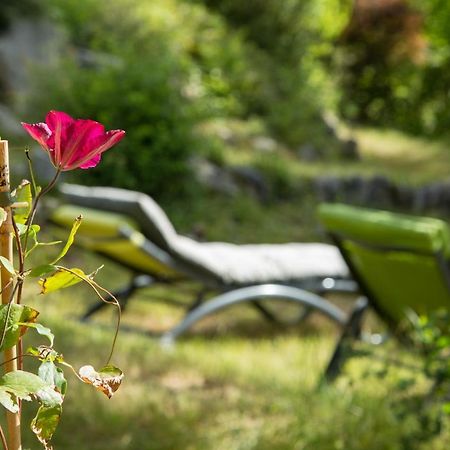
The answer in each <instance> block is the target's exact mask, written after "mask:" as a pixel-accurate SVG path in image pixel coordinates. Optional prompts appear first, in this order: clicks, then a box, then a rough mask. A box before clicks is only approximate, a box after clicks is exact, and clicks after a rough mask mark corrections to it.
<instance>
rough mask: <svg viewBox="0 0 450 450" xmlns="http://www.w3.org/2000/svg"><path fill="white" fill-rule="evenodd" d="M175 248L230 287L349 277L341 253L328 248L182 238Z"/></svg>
mask: <svg viewBox="0 0 450 450" xmlns="http://www.w3.org/2000/svg"><path fill="white" fill-rule="evenodd" d="M171 247H172V249H173V251H175V252H176V253H177V254H178V255H179V256H180V257H181V258H183V259H184V260H185V261H192V262H193V263H195V264H197V265H199V266H203V267H206V268H207V269H208V270H209V271H211V272H213V273H214V274H215V275H216V276H217V277H218V278H220V279H222V280H223V282H225V283H227V284H253V283H255V284H257V283H269V282H289V281H292V282H294V281H299V280H303V279H305V278H310V277H348V276H349V271H348V267H347V265H346V264H345V261H344V260H343V258H342V256H341V254H340V252H339V250H338V249H337V248H336V247H334V246H332V245H328V244H317V243H306V244H298V243H289V244H255V245H235V244H228V243H225V242H207V243H202V242H196V241H194V240H192V239H189V238H187V237H184V236H179V235H178V236H177V238H176V239H174V240H172V241H171Z"/></svg>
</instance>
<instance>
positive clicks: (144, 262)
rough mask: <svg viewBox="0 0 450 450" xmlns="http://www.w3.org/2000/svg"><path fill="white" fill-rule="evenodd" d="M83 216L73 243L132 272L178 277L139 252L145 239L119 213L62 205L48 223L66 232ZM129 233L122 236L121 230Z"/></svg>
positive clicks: (132, 223)
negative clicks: (99, 254) (106, 257)
mask: <svg viewBox="0 0 450 450" xmlns="http://www.w3.org/2000/svg"><path fill="white" fill-rule="evenodd" d="M80 214H81V215H82V216H83V220H82V222H81V226H80V228H79V230H78V232H77V235H76V237H75V243H76V244H78V245H80V246H82V247H84V248H86V249H88V250H91V251H93V252H97V253H101V254H103V255H106V256H108V257H110V258H112V259H113V260H115V261H118V262H120V263H122V264H125V265H127V266H129V267H130V268H133V269H135V270H138V271H141V272H144V273H150V274H154V275H157V276H159V277H162V278H180V277H182V275H181V274H180V273H179V272H178V271H175V270H174V269H172V268H171V267H169V266H167V265H166V264H163V263H162V262H161V261H159V260H158V259H157V258H153V257H152V256H151V255H150V254H149V253H148V252H146V251H144V250H143V249H142V246H143V245H144V242H145V240H146V238H145V236H144V235H143V234H142V233H141V232H140V231H139V230H138V229H137V228H138V227H137V225H136V223H135V222H134V221H133V220H132V219H130V218H128V217H126V216H124V215H121V214H116V213H109V212H104V211H98V210H94V209H90V208H86V207H83V206H72V205H62V206H60V207H58V208H56V209H54V210H53V211H52V215H51V221H52V222H53V223H55V224H57V225H59V226H61V227H63V228H66V229H68V230H69V229H70V227H71V226H72V223H73V221H74V219H75V217H77V216H79V215H80ZM124 228H126V229H128V231H130V229H131V230H134V231H132V233H130V234H129V236H127V237H124V236H123V235H122V234H121V233H120V230H121V229H124Z"/></svg>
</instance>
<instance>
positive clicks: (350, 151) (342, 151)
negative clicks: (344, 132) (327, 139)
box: [339, 139, 359, 161]
mask: <svg viewBox="0 0 450 450" xmlns="http://www.w3.org/2000/svg"><path fill="white" fill-rule="evenodd" d="M339 156H340V157H341V158H342V159H345V160H348V161H356V160H358V159H359V152H358V143H357V142H356V140H355V139H348V140H345V141H341V145H340V148H339Z"/></svg>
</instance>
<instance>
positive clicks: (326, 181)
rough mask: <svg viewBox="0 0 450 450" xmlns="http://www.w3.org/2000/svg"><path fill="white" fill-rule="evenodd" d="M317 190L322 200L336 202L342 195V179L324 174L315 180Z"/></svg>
mask: <svg viewBox="0 0 450 450" xmlns="http://www.w3.org/2000/svg"><path fill="white" fill-rule="evenodd" d="M314 186H315V191H316V193H317V196H318V198H319V201H322V202H329V203H332V202H336V201H338V200H339V198H340V196H341V195H342V186H343V183H342V180H341V179H339V178H338V177H333V176H323V177H319V178H317V179H316V180H315V182H314Z"/></svg>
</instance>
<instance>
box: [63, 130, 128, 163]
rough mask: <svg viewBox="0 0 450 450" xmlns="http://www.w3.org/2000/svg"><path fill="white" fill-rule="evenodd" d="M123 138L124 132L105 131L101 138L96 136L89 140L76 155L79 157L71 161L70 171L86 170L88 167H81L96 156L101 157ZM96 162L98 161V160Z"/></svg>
mask: <svg viewBox="0 0 450 450" xmlns="http://www.w3.org/2000/svg"><path fill="white" fill-rule="evenodd" d="M124 136H125V131H123V130H111V131H107V132H106V133H105V134H103V135H102V136H96V137H94V138H93V139H91V140H89V141H88V142H86V146H85V147H84V148H83V149H80V152H79V153H78V154H77V156H79V157H77V159H76V161H75V158H74V161H72V164H71V166H70V169H74V168H76V167H80V168H86V169H87V168H88V167H83V166H84V165H85V164H87V163H88V162H90V161H93V159H94V157H95V156H96V155H101V154H102V153H103V152H105V151H106V150H108V149H109V148H111V147H112V146H113V145H115V144H117V143H118V142H119V141H121V140H122V139H123V138H124ZM98 161H100V159H99V160H98ZM98 161H97V162H96V165H97V164H98ZM91 167H95V166H91ZM70 169H69V170H70Z"/></svg>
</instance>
